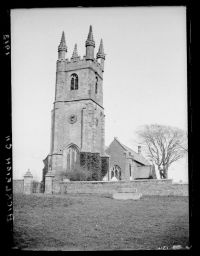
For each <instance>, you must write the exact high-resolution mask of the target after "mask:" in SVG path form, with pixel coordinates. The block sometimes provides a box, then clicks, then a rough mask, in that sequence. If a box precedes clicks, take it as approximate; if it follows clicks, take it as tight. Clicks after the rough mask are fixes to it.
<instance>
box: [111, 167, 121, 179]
mask: <svg viewBox="0 0 200 256" xmlns="http://www.w3.org/2000/svg"><path fill="white" fill-rule="evenodd" d="M113 177H116V178H117V179H118V180H121V168H120V167H119V166H118V165H114V166H113V168H112V171H111V179H112V178H113Z"/></svg>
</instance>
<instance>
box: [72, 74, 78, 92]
mask: <svg viewBox="0 0 200 256" xmlns="http://www.w3.org/2000/svg"><path fill="white" fill-rule="evenodd" d="M71 90H78V75H77V74H72V75H71Z"/></svg>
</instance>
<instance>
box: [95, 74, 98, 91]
mask: <svg viewBox="0 0 200 256" xmlns="http://www.w3.org/2000/svg"><path fill="white" fill-rule="evenodd" d="M97 92H98V77H97V76H96V82H95V93H97Z"/></svg>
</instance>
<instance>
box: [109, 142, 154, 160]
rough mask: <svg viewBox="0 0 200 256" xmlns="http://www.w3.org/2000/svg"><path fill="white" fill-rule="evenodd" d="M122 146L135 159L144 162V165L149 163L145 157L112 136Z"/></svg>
mask: <svg viewBox="0 0 200 256" xmlns="http://www.w3.org/2000/svg"><path fill="white" fill-rule="evenodd" d="M114 139H115V140H116V141H117V142H118V143H119V144H120V145H121V146H122V147H123V148H124V150H125V151H128V152H129V153H130V154H131V155H132V156H133V158H134V160H135V161H137V162H139V163H141V164H144V165H151V164H150V163H149V161H147V159H145V158H144V157H143V156H142V155H141V154H138V153H136V152H135V151H134V150H132V149H131V148H129V147H127V146H125V145H124V144H122V143H121V142H120V141H119V140H118V139H117V138H114Z"/></svg>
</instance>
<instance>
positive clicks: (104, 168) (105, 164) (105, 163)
mask: <svg viewBox="0 0 200 256" xmlns="http://www.w3.org/2000/svg"><path fill="white" fill-rule="evenodd" d="M108 170H109V157H107V156H102V157H101V178H103V177H104V176H105V175H106V174H107V173H108Z"/></svg>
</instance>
